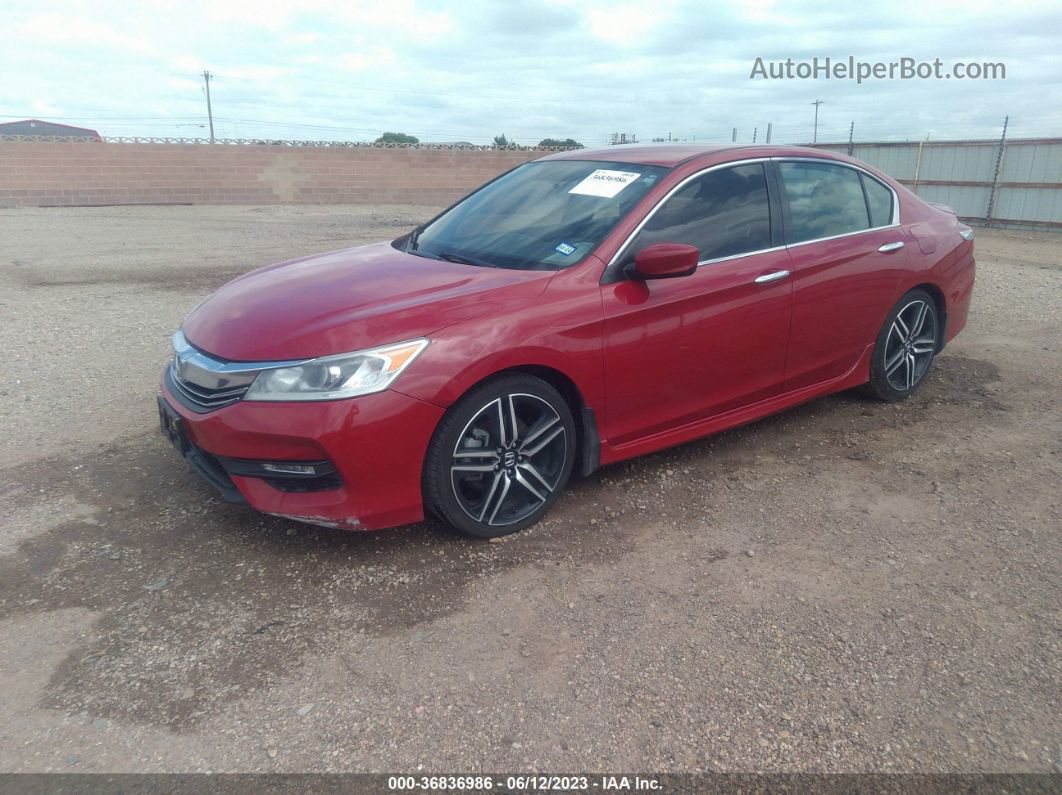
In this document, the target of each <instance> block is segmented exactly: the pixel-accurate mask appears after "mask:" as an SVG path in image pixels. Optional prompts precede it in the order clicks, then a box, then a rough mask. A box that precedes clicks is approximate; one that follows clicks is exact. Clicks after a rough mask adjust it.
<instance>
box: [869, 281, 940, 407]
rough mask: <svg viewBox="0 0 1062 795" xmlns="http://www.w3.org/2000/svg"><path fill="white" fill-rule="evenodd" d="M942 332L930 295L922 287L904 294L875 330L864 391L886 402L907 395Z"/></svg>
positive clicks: (926, 365) (922, 373)
mask: <svg viewBox="0 0 1062 795" xmlns="http://www.w3.org/2000/svg"><path fill="white" fill-rule="evenodd" d="M941 332H942V330H941V329H940V323H939V319H938V314H937V305H936V302H935V301H934V300H933V297H932V296H931V295H929V293H927V292H925V290H912V291H911V292H909V293H907V294H906V295H904V296H903V298H901V299H900V300H899V301H898V302H897V304H896V306H894V307H893V309H892V312H890V313H889V317H888V318H887V319H886V321H885V325H884V326H882V329H881V332H880V333H879V334H878V339H877V342H876V344H875V345H874V353H873V358H872V359H871V361H870V381H869V382H868V383H867V385H866V391H867V392H869V393H870V394H871V395H872V396H873V397H876V398H878V399H879V400H885V401H888V402H896V401H899V400H905V399H906V398H907V397H909V396H910V395H911V394H912V393H913V392H914V391H915V390H916V389H918V387H919V386H920V385H921V384H922V382H923V381H924V380H925V377H926V375H927V374H928V373H929V370H930V368H931V367H932V366H933V359H934V357H935V356H936V353H937V342H938V340H939V338H940V334H941Z"/></svg>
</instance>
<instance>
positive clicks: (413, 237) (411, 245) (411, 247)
mask: <svg viewBox="0 0 1062 795" xmlns="http://www.w3.org/2000/svg"><path fill="white" fill-rule="evenodd" d="M423 229H424V224H421V225H420V226H418V227H417V228H416V229H414V230H413V231H412V232H410V233H409V239H408V240H407V241H406V251H407V252H409V251H416V250H417V238H418V237H420V233H421V231H422V230H423Z"/></svg>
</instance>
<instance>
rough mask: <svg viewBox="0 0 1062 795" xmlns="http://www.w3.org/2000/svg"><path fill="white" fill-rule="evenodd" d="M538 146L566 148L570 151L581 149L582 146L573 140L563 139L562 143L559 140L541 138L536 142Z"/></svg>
mask: <svg viewBox="0 0 1062 795" xmlns="http://www.w3.org/2000/svg"><path fill="white" fill-rule="evenodd" d="M538 145H539V146H567V147H569V148H570V149H582V148H583V145H582V144H581V143H579V142H578V141H576V140H575V139H574V138H565V139H564V140H563V141H562V140H560V139H559V138H543V139H542V140H541V141H539V142H538Z"/></svg>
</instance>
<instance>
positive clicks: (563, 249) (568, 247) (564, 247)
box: [553, 243, 575, 257]
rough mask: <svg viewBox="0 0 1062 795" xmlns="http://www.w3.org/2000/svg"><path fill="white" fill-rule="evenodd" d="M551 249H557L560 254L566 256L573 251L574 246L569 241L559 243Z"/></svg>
mask: <svg viewBox="0 0 1062 795" xmlns="http://www.w3.org/2000/svg"><path fill="white" fill-rule="evenodd" d="M553 250H554V251H559V252H560V253H561V254H563V255H564V256H566V257H567V256H568V255H569V254H571V253H572V252H573V251H575V246H573V245H572V244H571V243H561V244H560V245H559V246H557V247H556V248H555V249H553Z"/></svg>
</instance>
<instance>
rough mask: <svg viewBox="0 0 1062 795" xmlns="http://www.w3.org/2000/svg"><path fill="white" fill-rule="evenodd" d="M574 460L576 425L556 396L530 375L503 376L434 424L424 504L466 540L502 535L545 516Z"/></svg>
mask: <svg viewBox="0 0 1062 795" xmlns="http://www.w3.org/2000/svg"><path fill="white" fill-rule="evenodd" d="M574 461H575V422H574V420H573V419H572V413H571V410H570V409H569V407H568V404H567V402H566V401H565V400H564V398H563V397H562V396H561V395H560V393H559V392H557V390H556V389H554V388H553V387H552V386H551V385H550V384H548V383H546V382H545V381H543V380H542V379H540V378H536V377H534V376H531V375H526V374H522V373H520V374H514V375H508V376H502V377H499V378H496V379H494V380H492V381H488V382H486V383H484V384H482V385H480V386H478V387H476V388H475V389H473V390H472V391H471V392H469V393H468V394H467V395H465V396H464V397H463V398H461V400H459V401H458V402H457V403H455V404H454V405H453V406H452V407H451V408H450V410H449V411H448V412H447V413H446V415H445V416H444V417H443V419H442V422H440V423H439V427H438V428H437V429H436V431H435V435H434V436H433V437H432V441H431V445H430V446H429V448H428V454H427V458H426V460H425V466H424V497H425V502H426V503H427V505H428V507H429V508H430V509H431V510H432V511H433V512H434V513H436V514H437V515H438V516H439V517H440V518H442V519H443V520H445V521H446V522H447V523H449V524H450V525H452V526H454V527H455V528H457V529H458V530H460V531H461V532H463V533H466V534H467V535H471V536H476V537H477V538H493V537H496V536H503V535H508V534H509V533H515V532H517V531H518V530H522V529H523V528H525V527H527V526H528V525H531V524H533V523H535V522H537V521H538V520H539V519H541V518H542V517H543V516H544V515H545V513H546V511H548V510H549V508H550V506H552V505H553V503H554V502H556V500H557V497H558V495H559V493H560V491H561V490H562V489H563V488H564V486H565V485H566V484H567V482H568V477H569V475H571V471H572V465H573V463H574Z"/></svg>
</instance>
